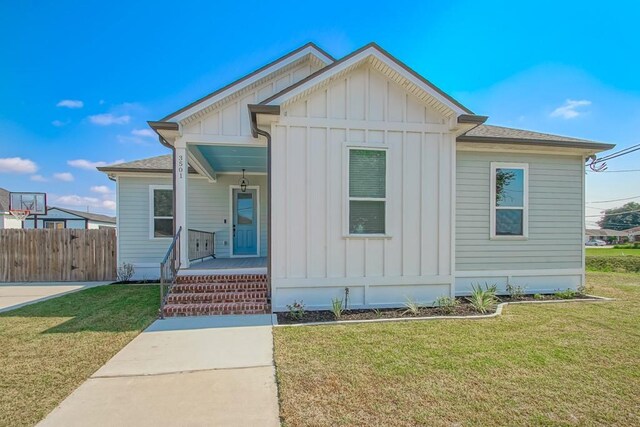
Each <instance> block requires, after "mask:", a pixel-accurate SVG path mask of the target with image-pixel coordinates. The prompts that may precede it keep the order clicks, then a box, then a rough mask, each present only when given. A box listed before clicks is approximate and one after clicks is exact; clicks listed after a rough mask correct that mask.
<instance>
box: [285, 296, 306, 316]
mask: <svg viewBox="0 0 640 427" xmlns="http://www.w3.org/2000/svg"><path fill="white" fill-rule="evenodd" d="M287 308H288V309H289V314H288V316H289V318H290V319H292V320H302V318H303V317H304V302H302V300H300V302H298V301H296V300H294V301H293V303H292V304H287Z"/></svg>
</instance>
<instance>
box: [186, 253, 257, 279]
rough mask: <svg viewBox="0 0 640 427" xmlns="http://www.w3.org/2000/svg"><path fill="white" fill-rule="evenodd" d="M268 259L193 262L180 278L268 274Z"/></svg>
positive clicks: (214, 259) (217, 259) (226, 259)
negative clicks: (211, 275) (203, 275)
mask: <svg viewBox="0 0 640 427" xmlns="http://www.w3.org/2000/svg"><path fill="white" fill-rule="evenodd" d="M266 273H267V257H250V258H209V259H204V260H202V261H192V262H191V263H190V265H189V267H187V268H183V269H181V270H180V271H179V272H178V275H179V276H193V275H199V274H216V275H232V274H266Z"/></svg>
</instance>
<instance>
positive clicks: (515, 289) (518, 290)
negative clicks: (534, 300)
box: [507, 284, 525, 300]
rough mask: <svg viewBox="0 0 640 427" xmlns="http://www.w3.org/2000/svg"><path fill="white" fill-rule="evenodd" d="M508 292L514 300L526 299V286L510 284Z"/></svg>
mask: <svg viewBox="0 0 640 427" xmlns="http://www.w3.org/2000/svg"><path fill="white" fill-rule="evenodd" d="M507 292H508V293H509V296H510V297H511V298H513V299H516V300H517V299H522V298H524V294H525V287H524V286H520V285H512V284H508V285H507Z"/></svg>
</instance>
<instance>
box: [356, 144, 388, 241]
mask: <svg viewBox="0 0 640 427" xmlns="http://www.w3.org/2000/svg"><path fill="white" fill-rule="evenodd" d="M348 152H349V234H354V235H358V234H365V235H366V234H385V232H386V224H385V221H386V204H387V201H386V197H387V152H386V150H384V149H382V150H381V149H361V148H350V149H349V150H348Z"/></svg>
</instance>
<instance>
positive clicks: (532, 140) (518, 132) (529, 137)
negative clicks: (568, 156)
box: [457, 124, 615, 150]
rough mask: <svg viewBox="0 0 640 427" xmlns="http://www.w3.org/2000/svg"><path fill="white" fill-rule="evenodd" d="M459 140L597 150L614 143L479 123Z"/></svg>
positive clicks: (611, 145) (605, 148)
mask: <svg viewBox="0 0 640 427" xmlns="http://www.w3.org/2000/svg"><path fill="white" fill-rule="evenodd" d="M457 140H458V141H460V142H478V143H498V144H500V143H502V144H512V143H523V144H535V145H542V146H553V147H567V148H589V149H597V150H610V149H612V148H613V147H615V145H614V144H605V143H602V142H596V141H590V140H588V139H580V138H571V137H568V136H561V135H553V134H550V133H542V132H534V131H530V130H524V129H514V128H508V127H503V126H494V125H485V124H482V125H479V126H477V127H475V128H473V129H471V130H470V131H468V132H466V133H464V134H462V135H460V136H459V137H458V138H457Z"/></svg>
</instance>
